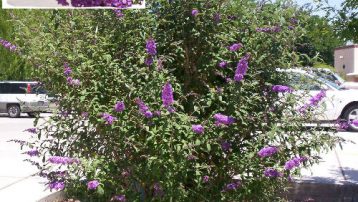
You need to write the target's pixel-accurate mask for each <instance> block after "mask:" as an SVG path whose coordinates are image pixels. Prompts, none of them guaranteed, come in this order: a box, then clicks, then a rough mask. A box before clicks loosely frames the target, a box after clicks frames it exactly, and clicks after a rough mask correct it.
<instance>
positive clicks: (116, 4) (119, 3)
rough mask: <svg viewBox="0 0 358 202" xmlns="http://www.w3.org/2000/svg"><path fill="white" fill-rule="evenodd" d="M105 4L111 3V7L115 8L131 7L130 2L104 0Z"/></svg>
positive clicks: (126, 0)
mask: <svg viewBox="0 0 358 202" xmlns="http://www.w3.org/2000/svg"><path fill="white" fill-rule="evenodd" d="M105 2H108V4H109V3H111V4H112V6H114V7H117V8H127V7H130V6H132V5H133V1H132V0H106V1H105Z"/></svg>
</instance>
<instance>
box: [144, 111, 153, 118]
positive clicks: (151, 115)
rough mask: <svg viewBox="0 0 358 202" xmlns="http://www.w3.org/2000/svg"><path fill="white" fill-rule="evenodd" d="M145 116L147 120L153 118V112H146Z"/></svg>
mask: <svg viewBox="0 0 358 202" xmlns="http://www.w3.org/2000/svg"><path fill="white" fill-rule="evenodd" d="M144 116H145V117H146V118H152V117H153V113H152V112H151V111H146V112H145V113H144Z"/></svg>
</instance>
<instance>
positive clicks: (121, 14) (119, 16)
mask: <svg viewBox="0 0 358 202" xmlns="http://www.w3.org/2000/svg"><path fill="white" fill-rule="evenodd" d="M113 12H114V14H115V15H116V16H117V18H123V17H124V14H123V12H122V9H114V10H113Z"/></svg>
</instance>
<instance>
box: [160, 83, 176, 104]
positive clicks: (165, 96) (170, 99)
mask: <svg viewBox="0 0 358 202" xmlns="http://www.w3.org/2000/svg"><path fill="white" fill-rule="evenodd" d="M162 101H163V105H164V106H165V107H169V106H170V105H172V104H173V103H174V96H173V87H172V85H171V84H170V83H169V82H167V83H166V84H165V85H164V86H163V89H162Z"/></svg>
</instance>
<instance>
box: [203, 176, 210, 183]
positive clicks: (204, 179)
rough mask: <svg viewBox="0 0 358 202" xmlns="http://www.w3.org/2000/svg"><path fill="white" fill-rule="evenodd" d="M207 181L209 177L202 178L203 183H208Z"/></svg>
mask: <svg viewBox="0 0 358 202" xmlns="http://www.w3.org/2000/svg"><path fill="white" fill-rule="evenodd" d="M209 179H210V177H209V176H207V175H205V176H203V183H208V182H209Z"/></svg>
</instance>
